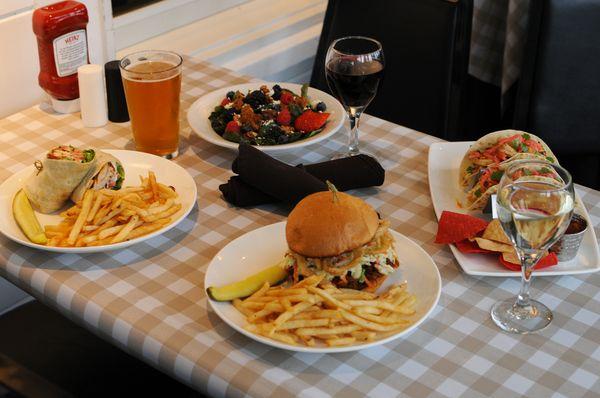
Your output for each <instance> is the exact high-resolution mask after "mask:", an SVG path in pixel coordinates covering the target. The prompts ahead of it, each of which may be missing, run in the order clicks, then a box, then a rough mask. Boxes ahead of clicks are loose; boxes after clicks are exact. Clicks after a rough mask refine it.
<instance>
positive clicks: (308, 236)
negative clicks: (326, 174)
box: [285, 190, 399, 292]
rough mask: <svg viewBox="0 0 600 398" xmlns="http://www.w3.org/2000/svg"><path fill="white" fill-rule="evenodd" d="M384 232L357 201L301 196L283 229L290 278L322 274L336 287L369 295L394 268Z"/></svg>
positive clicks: (373, 213)
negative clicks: (363, 291) (286, 245)
mask: <svg viewBox="0 0 600 398" xmlns="http://www.w3.org/2000/svg"><path fill="white" fill-rule="evenodd" d="M388 227H389V222H388V221H385V220H381V219H379V216H378V214H377V212H376V211H375V210H374V209H373V208H372V207H371V206H369V205H368V204H367V203H366V202H364V201H363V200H361V199H359V198H356V197H353V196H351V195H347V194H345V193H341V192H337V191H335V190H333V191H326V192H317V193H314V194H312V195H309V196H307V197H306V198H304V199H303V200H301V201H300V202H299V203H298V204H297V205H296V207H295V208H294V209H293V210H292V212H291V213H290V215H289V217H288V221H287V224H286V229H285V233H286V240H287V243H288V247H289V250H288V252H287V253H286V259H285V261H286V266H287V269H288V273H289V275H290V278H291V279H292V280H293V282H294V283H295V282H298V281H300V280H302V279H304V278H306V277H308V276H311V275H315V274H317V275H321V274H324V277H325V279H326V280H329V281H330V282H331V283H332V284H333V285H335V286H336V287H338V288H350V289H356V290H365V291H369V292H374V291H375V290H377V288H378V287H379V286H381V284H382V283H383V281H384V280H385V279H386V278H387V277H388V275H390V274H392V273H393V272H394V271H395V270H396V268H398V266H399V262H398V257H397V255H396V252H395V251H394V238H393V237H392V236H391V234H390V233H389V231H388Z"/></svg>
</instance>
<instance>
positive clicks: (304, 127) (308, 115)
mask: <svg viewBox="0 0 600 398" xmlns="http://www.w3.org/2000/svg"><path fill="white" fill-rule="evenodd" d="M328 117H329V113H325V112H314V111H311V110H306V111H304V113H302V114H301V115H300V116H298V117H297V118H296V122H294V127H295V128H296V130H298V131H303V132H305V133H310V132H311V131H315V130H318V129H320V128H321V127H323V125H324V124H325V122H326V121H327V118H328Z"/></svg>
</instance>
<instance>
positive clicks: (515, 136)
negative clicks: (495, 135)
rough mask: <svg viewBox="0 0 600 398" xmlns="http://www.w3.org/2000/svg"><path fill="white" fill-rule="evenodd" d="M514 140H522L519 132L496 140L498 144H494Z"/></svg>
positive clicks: (499, 144)
mask: <svg viewBox="0 0 600 398" xmlns="http://www.w3.org/2000/svg"><path fill="white" fill-rule="evenodd" d="M514 140H518V141H519V142H523V141H524V140H523V136H522V135H521V134H515V135H513V136H510V137H507V138H503V139H501V140H500V141H498V144H497V145H496V146H502V145H504V144H506V143H508V142H511V141H514Z"/></svg>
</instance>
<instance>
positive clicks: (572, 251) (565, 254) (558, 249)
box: [550, 213, 588, 262]
mask: <svg viewBox="0 0 600 398" xmlns="http://www.w3.org/2000/svg"><path fill="white" fill-rule="evenodd" d="M572 220H577V221H579V222H580V223H581V224H582V225H583V226H584V227H583V229H582V230H581V231H579V232H576V233H574V234H566V233H565V234H564V235H563V236H562V238H560V239H559V240H558V242H556V243H555V244H554V245H553V246H552V247H551V248H550V251H552V252H554V253H556V257H558V261H561V262H563V261H569V260H572V259H574V258H575V256H576V255H577V252H578V251H579V246H581V241H582V240H583V234H584V233H585V231H586V230H587V229H588V223H587V220H586V219H585V218H583V217H582V216H580V215H579V214H575V213H573V216H572V217H571V221H572Z"/></svg>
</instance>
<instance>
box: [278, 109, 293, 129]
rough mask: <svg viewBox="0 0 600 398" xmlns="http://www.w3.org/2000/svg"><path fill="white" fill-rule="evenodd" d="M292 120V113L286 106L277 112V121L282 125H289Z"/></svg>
mask: <svg viewBox="0 0 600 398" xmlns="http://www.w3.org/2000/svg"><path fill="white" fill-rule="evenodd" d="M291 122H292V114H291V113H290V110H289V109H288V108H283V109H282V110H281V112H279V113H278V114H277V123H278V124H280V125H282V126H289V125H290V123H291Z"/></svg>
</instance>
